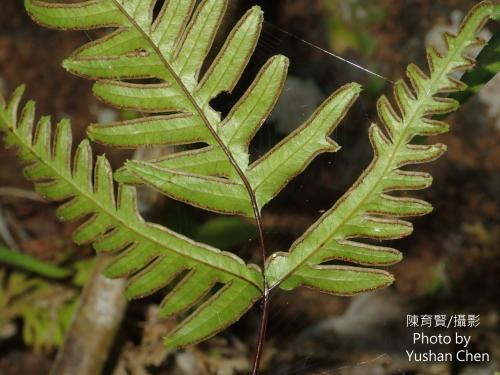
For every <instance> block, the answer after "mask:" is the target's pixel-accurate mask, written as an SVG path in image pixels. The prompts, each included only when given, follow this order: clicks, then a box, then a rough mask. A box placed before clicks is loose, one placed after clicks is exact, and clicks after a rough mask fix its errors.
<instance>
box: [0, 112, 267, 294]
mask: <svg viewBox="0 0 500 375" xmlns="http://www.w3.org/2000/svg"><path fill="white" fill-rule="evenodd" d="M0 116H2V117H3V116H4V115H3V113H0ZM3 121H4V123H5V124H8V123H9V121H8V120H7V119H5V117H4V119H3ZM8 127H9V131H10V132H11V134H12V135H13V136H14V137H15V138H16V139H17V140H18V142H19V144H22V145H23V147H25V148H26V149H28V150H29V151H30V153H31V154H32V155H33V156H34V157H35V158H36V160H37V162H38V163H40V164H43V165H45V166H46V167H48V168H49V169H50V170H51V171H52V174H53V175H55V176H58V177H59V178H60V179H62V180H64V181H65V182H66V183H68V184H69V185H71V187H72V188H73V189H74V191H75V192H77V194H75V195H80V196H83V197H85V198H86V199H88V200H89V201H90V202H92V204H94V205H95V207H98V208H99V210H101V211H102V212H104V213H105V214H106V215H108V217H111V218H113V219H114V220H116V222H117V223H120V225H122V226H123V227H125V228H127V229H128V230H130V231H131V232H133V233H135V234H136V236H137V237H138V238H139V237H140V238H143V239H145V240H146V241H149V242H152V243H154V244H157V245H158V246H159V247H160V248H164V245H163V244H162V243H161V242H159V241H157V240H156V239H155V238H154V237H151V236H148V235H147V231H144V228H141V227H137V228H136V227H135V226H134V225H131V224H130V223H129V221H128V220H127V218H122V217H121V215H120V214H119V212H118V211H117V210H115V209H114V207H108V206H105V205H103V204H102V203H101V202H100V201H99V200H96V199H94V195H93V194H92V192H89V191H87V190H86V189H82V188H81V187H80V186H79V185H77V184H76V183H75V182H74V180H73V178H72V176H70V175H68V174H67V173H65V171H60V170H59V169H58V168H56V167H54V166H53V165H52V163H51V162H49V161H47V160H45V159H44V158H40V157H39V156H38V154H37V152H36V150H35V149H34V148H33V147H32V146H31V145H30V144H28V143H27V142H25V140H24V139H23V138H22V137H20V136H19V135H18V134H17V132H16V131H14V130H13V129H14V127H13V124H11V125H10V126H8ZM169 233H170V231H169ZM172 235H175V236H177V237H181V238H183V239H187V238H185V237H183V236H181V235H179V234H172ZM187 240H188V241H191V240H190V239H187ZM168 249H169V251H172V252H174V253H176V254H179V255H180V256H182V257H184V258H188V259H191V260H193V261H195V262H198V263H201V264H205V265H207V266H208V267H210V268H213V269H218V270H220V271H222V272H224V273H227V274H230V275H232V276H234V277H236V278H239V279H241V280H243V281H246V282H248V283H250V284H251V285H253V286H254V287H255V288H256V289H257V290H261V287H260V286H259V285H257V284H255V283H254V282H253V280H251V279H247V278H245V277H244V276H243V275H241V274H239V273H233V272H231V271H229V270H227V269H224V268H220V267H216V266H215V265H214V264H211V263H207V262H206V261H205V260H204V259H203V257H200V259H198V258H193V257H191V256H189V255H186V254H185V253H179V252H178V251H175V250H174V249H172V248H170V247H169V248H168ZM207 250H208V249H207ZM208 251H210V250H208Z"/></svg>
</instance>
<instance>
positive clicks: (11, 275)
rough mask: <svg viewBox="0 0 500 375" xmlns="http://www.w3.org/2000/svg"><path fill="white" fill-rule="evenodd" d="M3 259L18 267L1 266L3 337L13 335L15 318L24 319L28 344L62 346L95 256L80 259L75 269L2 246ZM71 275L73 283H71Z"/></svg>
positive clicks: (39, 347) (0, 326) (0, 328)
mask: <svg viewBox="0 0 500 375" xmlns="http://www.w3.org/2000/svg"><path fill="white" fill-rule="evenodd" d="M0 263H5V264H6V265H8V266H11V267H12V266H14V267H16V270H12V269H11V267H4V266H0V337H1V338H2V339H6V338H9V337H10V336H11V335H13V334H14V333H15V329H16V324H15V320H16V319H21V320H22V334H23V340H24V342H25V343H26V344H27V345H30V346H32V347H33V348H34V349H35V350H50V349H52V348H54V347H59V346H60V345H61V344H62V343H63V340H64V335H65V333H66V331H67V329H68V327H69V324H70V322H71V318H72V316H73V314H74V312H75V310H76V307H77V305H78V301H79V291H78V288H79V287H81V286H83V284H84V283H85V282H86V281H87V280H88V274H89V272H88V271H89V269H91V268H92V265H93V263H94V260H93V259H90V260H82V261H79V262H76V263H74V264H73V265H72V266H73V267H72V268H74V270H72V269H70V268H68V267H64V268H63V267H59V266H55V265H53V264H51V263H46V262H43V261H40V260H37V259H35V258H32V257H30V256H28V255H25V254H21V253H18V252H16V251H13V250H10V249H7V248H4V247H2V246H0ZM28 272H29V273H33V275H29V274H28ZM70 278H71V284H72V285H67V283H68V279H70ZM63 282H64V283H63Z"/></svg>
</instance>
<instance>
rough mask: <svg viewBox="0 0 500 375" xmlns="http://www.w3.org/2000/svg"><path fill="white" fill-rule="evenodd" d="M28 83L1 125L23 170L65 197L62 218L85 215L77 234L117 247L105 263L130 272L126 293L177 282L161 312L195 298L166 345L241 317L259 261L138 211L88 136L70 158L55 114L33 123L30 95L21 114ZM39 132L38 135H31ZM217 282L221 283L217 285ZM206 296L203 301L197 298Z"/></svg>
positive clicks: (46, 191) (44, 190) (81, 239)
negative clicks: (54, 120)
mask: <svg viewBox="0 0 500 375" xmlns="http://www.w3.org/2000/svg"><path fill="white" fill-rule="evenodd" d="M22 92H23V89H22V88H20V89H18V90H17V91H16V92H15V94H14V95H13V97H12V99H11V100H10V101H9V103H8V104H6V103H3V102H2V103H1V106H0V130H1V131H2V132H3V133H4V134H5V142H6V143H7V145H9V146H14V147H16V148H17V149H18V155H19V158H20V159H21V160H22V161H24V162H25V163H26V164H27V166H26V167H25V168H24V173H25V175H26V177H27V178H28V179H29V180H31V181H33V182H34V183H35V189H36V190H37V191H38V192H39V193H40V194H42V195H43V196H44V197H45V198H47V199H49V200H53V201H62V202H64V203H63V204H62V205H61V207H60V208H59V209H58V216H59V218H60V219H61V220H83V224H81V225H80V226H79V227H78V229H77V230H76V231H75V233H74V235H73V238H74V240H75V241H76V242H77V243H79V244H83V243H93V245H94V247H95V249H96V250H97V251H99V252H119V253H120V254H119V255H118V256H117V257H116V259H115V260H114V262H113V263H112V264H111V265H110V266H109V268H108V269H107V270H106V274H107V275H108V276H110V277H124V276H128V277H130V280H129V282H128V286H127V289H126V295H127V297H128V298H139V297H143V296H146V295H149V294H152V293H154V292H156V291H158V290H160V289H161V288H163V287H165V286H167V285H169V286H175V287H174V288H173V289H172V291H171V292H170V293H169V294H168V295H167V296H166V297H165V299H164V300H163V302H162V305H161V312H162V314H163V315H171V314H178V313H181V312H183V311H185V310H186V309H188V308H191V307H193V306H195V305H198V306H197V308H196V309H195V310H194V312H193V313H192V314H190V315H189V316H188V317H187V318H185V319H184V320H183V321H182V322H181V323H180V324H179V325H178V326H177V327H176V328H175V330H174V332H173V333H172V334H171V335H170V336H169V337H168V338H167V341H168V343H169V345H171V346H180V345H187V344H190V343H194V342H197V341H200V340H202V339H205V338H207V337H209V336H211V335H213V334H215V333H217V332H219V331H220V330H222V329H224V328H225V327H227V326H228V325H230V324H231V323H233V322H234V321H236V320H237V319H238V318H239V317H240V316H241V315H242V314H243V313H245V312H246V311H247V310H248V309H249V308H250V307H251V306H252V305H253V303H254V302H255V301H256V300H257V299H259V298H260V296H261V295H262V290H263V281H262V275H261V273H260V270H259V269H258V267H256V266H253V265H250V266H247V265H245V263H244V262H243V261H242V260H241V259H240V258H238V257H236V256H235V255H233V254H231V253H227V252H222V251H220V250H217V249H215V248H213V247H210V246H207V245H204V244H200V243H197V242H194V241H192V240H190V239H188V238H186V237H183V236H181V235H179V234H177V233H175V232H172V231H170V230H167V229H165V228H163V227H160V226H158V225H155V224H150V223H146V222H144V221H143V219H142V218H141V217H140V216H139V214H138V212H137V208H136V204H135V188H133V187H131V186H125V185H120V186H119V191H118V196H117V197H116V199H115V194H114V187H113V182H112V173H111V168H110V166H109V164H108V161H107V160H106V158H105V157H104V156H99V157H98V158H97V162H96V164H95V167H94V168H93V166H92V164H93V162H92V152H91V149H90V146H89V143H88V141H87V140H84V141H83V142H82V143H81V144H80V145H79V146H78V148H77V151H76V154H75V156H74V158H73V160H72V157H71V147H72V140H71V131H70V124H69V122H68V121H61V122H60V123H59V124H58V125H57V128H56V131H55V137H54V141H53V142H52V141H51V138H52V137H51V133H52V126H51V123H50V119H49V118H47V117H44V118H42V119H41V120H40V121H39V122H38V124H36V125H35V124H34V118H35V117H34V116H35V115H34V112H35V106H34V104H33V102H28V104H27V105H26V106H25V107H24V110H23V111H22V114H21V116H20V118H18V106H19V102H20V100H21V95H22ZM33 134H34V136H33ZM217 286H220V288H219V289H218V290H215V289H214V288H217ZM203 298H206V300H205V302H204V303H202V304H201V305H200V302H201V300H202V299H203Z"/></svg>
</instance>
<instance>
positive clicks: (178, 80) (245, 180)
mask: <svg viewBox="0 0 500 375" xmlns="http://www.w3.org/2000/svg"><path fill="white" fill-rule="evenodd" d="M112 1H113V4H114V5H115V6H116V8H117V9H118V10H119V11H120V12H122V14H123V15H125V17H127V19H128V20H129V22H130V24H131V25H132V27H134V28H135V29H137V30H138V31H139V32H140V33H141V35H142V37H143V38H144V40H145V41H146V42H147V43H148V44H149V45H150V46H151V48H152V49H153V51H154V52H155V53H156V54H157V55H158V57H159V59H160V61H161V62H162V64H163V65H164V66H165V68H166V69H167V70H168V71H169V73H170V74H171V75H172V77H173V78H174V79H175V82H176V83H177V85H178V86H179V87H180V89H181V90H182V92H183V93H184V95H186V97H187V98H188V99H189V101H190V102H191V104H192V105H193V107H194V108H195V109H196V111H197V112H198V114H199V116H200V118H201V119H202V120H203V123H204V124H205V126H206V127H207V129H208V130H209V131H210V133H211V135H212V136H213V137H214V139H215V141H216V142H217V144H218V145H219V147H220V148H221V149H222V151H223V152H224V154H225V155H226V157H227V158H228V160H229V162H230V164H231V165H232V167H233V168H234V169H235V170H236V173H237V174H238V176H239V177H240V179H241V181H242V182H243V184H244V186H245V189H246V190H247V192H248V196H249V198H250V202H251V204H252V209H253V212H254V217H255V220H256V224H257V226H258V227H259V232H261V231H262V222H261V218H260V211H259V207H258V205H257V199H256V197H255V193H254V191H253V189H252V186H251V184H250V181H249V180H248V178H247V176H246V175H245V173H244V172H243V170H242V169H241V167H240V166H239V164H238V162H237V161H236V159H235V158H234V156H233V155H232V154H231V151H229V149H228V147H227V146H226V145H225V144H224V142H223V141H222V139H221V138H220V137H219V135H218V134H217V131H216V130H215V128H214V127H213V126H212V124H211V123H210V120H209V119H208V118H207V116H206V114H205V112H204V111H203V109H202V108H201V107H200V106H199V104H198V102H197V101H196V99H195V98H194V96H193V95H192V94H191V92H190V91H189V90H188V88H187V87H186V85H185V84H184V82H183V81H182V79H181V77H180V76H179V74H178V73H177V72H176V71H175V70H174V69H173V67H172V66H171V64H170V63H169V62H168V61H167V59H166V58H165V56H164V55H163V54H162V52H161V50H160V48H159V47H158V46H157V45H156V44H155V42H154V41H153V40H152V39H151V37H150V36H149V34H148V33H147V32H146V31H145V30H144V29H143V28H142V27H141V26H140V25H139V24H138V23H137V22H136V21H135V19H134V18H133V16H131V15H130V14H129V13H128V12H127V11H126V10H125V9H124V8H123V7H122V6H121V4H120V3H118V2H117V1H116V0H112ZM260 237H261V244H262V246H264V239H263V236H262V235H260ZM263 261H264V260H263Z"/></svg>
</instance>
